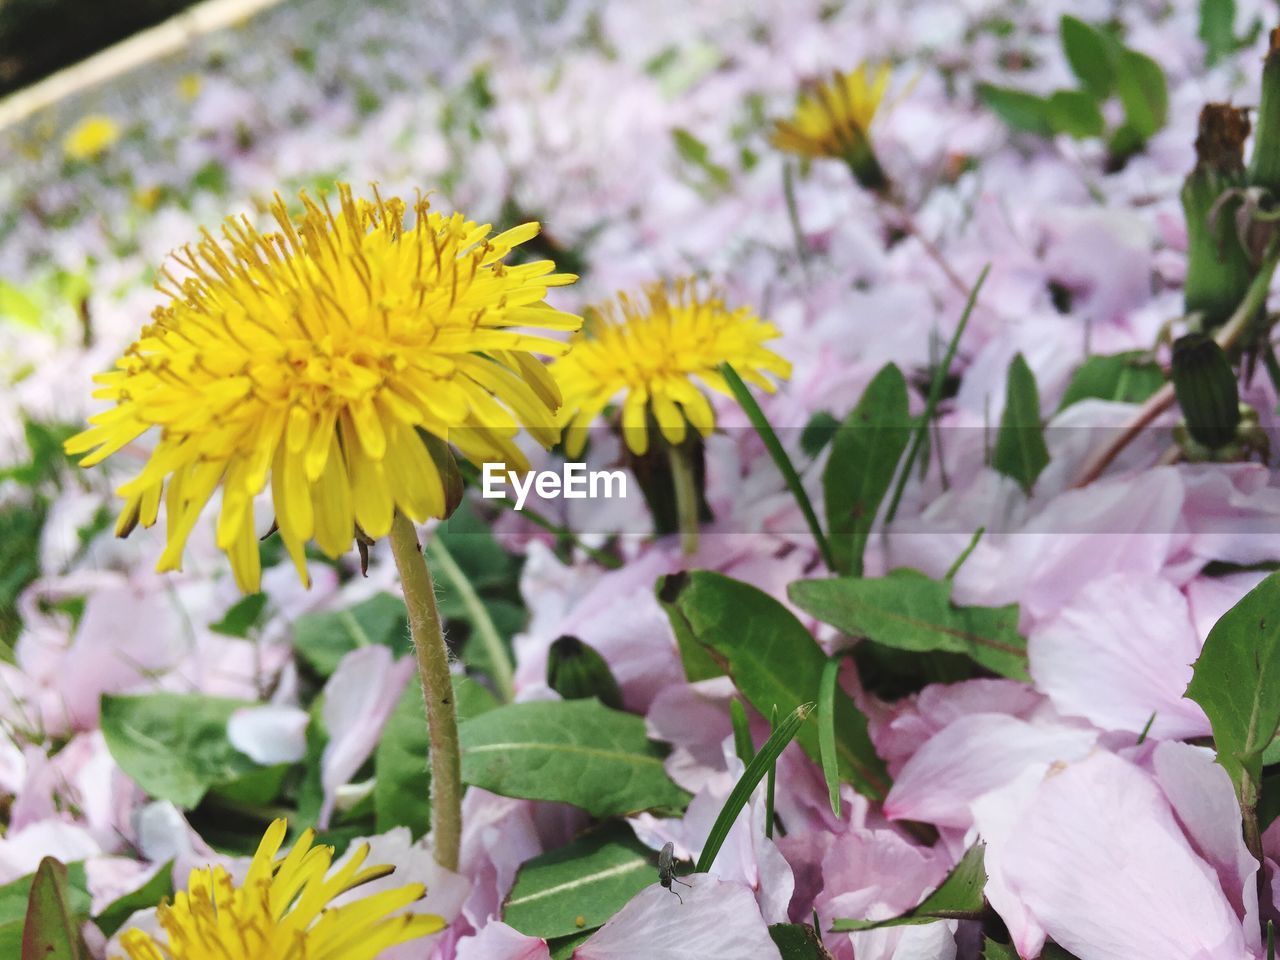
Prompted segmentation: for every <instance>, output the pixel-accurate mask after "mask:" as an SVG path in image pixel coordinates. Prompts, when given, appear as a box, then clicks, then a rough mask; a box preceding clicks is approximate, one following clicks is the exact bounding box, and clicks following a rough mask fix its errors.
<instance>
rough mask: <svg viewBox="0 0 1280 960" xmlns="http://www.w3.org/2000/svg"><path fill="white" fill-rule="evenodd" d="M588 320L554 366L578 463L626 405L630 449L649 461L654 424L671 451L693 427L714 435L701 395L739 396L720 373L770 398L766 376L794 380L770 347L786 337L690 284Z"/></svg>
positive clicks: (654, 289)
mask: <svg viewBox="0 0 1280 960" xmlns="http://www.w3.org/2000/svg"><path fill="white" fill-rule="evenodd" d="M588 318H589V319H588V321H587V326H586V328H585V329H584V331H583V333H582V334H581V335H580V336H578V337H577V338H575V339H574V341H573V349H572V350H571V351H570V352H569V354H568V355H567V356H565V357H563V358H561V359H559V360H557V361H556V362H555V363H554V364H553V366H552V371H553V372H554V374H555V376H556V379H557V381H558V382H559V384H560V390H561V391H562V393H563V394H564V412H563V416H562V422H563V423H564V424H566V425H567V427H568V430H567V433H566V435H565V449H566V451H567V452H568V454H569V456H571V457H572V456H577V455H578V454H579V453H580V452H581V450H582V447H583V445H584V444H585V442H586V430H587V428H588V427H589V426H590V425H591V423H592V422H593V421H594V420H595V419H596V418H597V417H598V416H599V415H600V414H601V412H603V410H604V409H605V407H606V406H608V405H609V404H610V403H611V402H613V401H614V400H615V398H617V397H619V396H620V395H622V396H623V397H624V399H623V402H622V428H623V434H624V437H625V439H626V443H627V446H628V447H629V448H630V449H631V451H632V452H633V453H636V454H642V453H644V452H645V451H646V450H647V449H648V447H649V426H648V424H649V421H650V420H652V421H653V422H655V423H656V424H657V426H658V428H659V430H660V431H661V433H662V436H663V437H664V438H666V440H667V441H668V442H669V443H671V444H680V443H682V442H683V441H684V438H685V435H686V427H687V425H689V424H692V426H693V427H694V429H696V430H697V431H698V432H699V433H700V434H702V435H703V436H705V435H707V434H708V433H710V432H711V431H712V429H714V428H715V413H714V411H713V410H712V409H711V404H710V402H709V401H708V400H707V397H706V394H705V392H704V391H703V389H702V387H703V386H706V387H709V388H711V389H712V390H716V391H718V392H719V393H722V394H725V395H728V396H731V395H732V393H731V391H730V390H729V385H728V384H727V383H725V381H724V377H723V376H722V375H721V374H720V370H719V368H720V365H721V364H723V363H726V362H728V363H729V364H731V365H732V366H733V368H734V369H735V370H736V371H737V372H738V374H739V375H740V376H741V377H742V378H743V379H744V380H746V381H748V382H749V383H753V384H756V385H757V386H759V387H761V388H763V389H765V390H768V391H770V392H772V390H773V383H772V381H770V380H769V379H768V378H767V377H766V376H765V374H766V373H772V374H774V375H776V376H778V377H779V378H781V379H786V378H787V377H789V376H790V375H791V365H790V364H789V363H788V362H787V361H786V360H784V359H783V358H782V357H780V356H778V355H777V354H776V353H774V352H773V351H772V350H769V349H768V348H766V347H765V346H764V343H765V342H766V341H768V340H772V339H774V338H775V337H777V336H778V335H779V334H778V330H777V328H776V327H774V325H773V324H771V323H768V322H766V321H764V320H761V319H760V318H759V317H758V316H756V314H755V312H754V311H753V310H752V309H751V308H749V307H738V308H736V309H732V310H731V309H729V308H728V307H727V306H725V303H724V300H723V298H722V297H721V296H720V295H719V294H717V293H714V292H713V293H703V292H702V291H700V290H699V287H698V284H697V283H696V281H694V280H691V279H686V280H680V281H677V282H675V283H673V284H661V283H658V284H653V285H651V286H650V287H648V288H647V289H646V291H645V293H644V295H643V296H642V297H638V298H632V297H630V296H628V295H627V294H619V295H618V297H617V299H616V302H613V303H608V304H605V305H603V306H601V307H597V308H594V309H592V310H590V311H588Z"/></svg>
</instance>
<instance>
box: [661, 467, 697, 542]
mask: <svg viewBox="0 0 1280 960" xmlns="http://www.w3.org/2000/svg"><path fill="white" fill-rule="evenodd" d="M667 450H668V452H669V457H670V460H671V481H672V483H673V484H675V488H676V521H677V523H678V524H679V527H680V546H681V548H682V549H683V550H684V555H685V556H686V557H691V556H693V555H694V554H695V553H697V552H698V527H699V520H698V480H697V477H696V476H695V475H694V470H693V461H692V458H691V457H690V456H689V447H688V445H687V444H683V443H681V444H674V443H673V444H669V445H668V446H667Z"/></svg>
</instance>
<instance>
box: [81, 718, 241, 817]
mask: <svg viewBox="0 0 1280 960" xmlns="http://www.w3.org/2000/svg"><path fill="white" fill-rule="evenodd" d="M247 706H253V704H250V703H246V702H245V701H242V700H230V699H226V698H223V697H208V696H203V695H199V694H181V693H150V694H144V695H141V696H119V697H118V696H104V697H103V698H102V734H103V736H104V737H105V738H106V741H107V748H108V749H109V750H110V751H111V756H112V757H114V758H115V761H116V763H118V764H119V765H120V769H121V770H123V771H124V772H125V773H126V774H128V775H129V776H130V777H131V778H132V779H133V780H134V782H135V783H137V784H138V786H140V787H141V788H142V789H143V790H145V791H146V792H147V793H148V794H150V795H151V796H152V797H155V798H156V799H159V800H169V801H171V802H173V803H175V804H176V805H178V806H179V807H185V808H187V809H191V808H192V807H195V806H196V805H197V804H198V803H199V802H200V801H201V800H202V799H203V798H204V795H205V793H207V792H208V790H209V788H210V787H213V786H215V785H218V784H225V783H231V782H233V781H235V780H238V779H240V778H241V777H243V776H245V775H246V774H249V773H252V772H254V771H257V770H260V769H262V768H261V767H259V766H258V765H257V764H256V763H254V762H253V761H252V760H250V759H249V758H248V757H246V756H245V755H244V754H243V753H241V752H240V751H238V750H236V749H235V747H233V746H231V742H230V741H229V740H228V739H227V721H228V720H229V719H230V718H231V714H232V713H233V712H235V711H236V710H238V709H240V708H241V707H247Z"/></svg>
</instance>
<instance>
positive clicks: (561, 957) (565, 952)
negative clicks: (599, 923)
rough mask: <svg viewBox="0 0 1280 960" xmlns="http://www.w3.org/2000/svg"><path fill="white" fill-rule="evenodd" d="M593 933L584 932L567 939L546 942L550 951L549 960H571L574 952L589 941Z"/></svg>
mask: <svg viewBox="0 0 1280 960" xmlns="http://www.w3.org/2000/svg"><path fill="white" fill-rule="evenodd" d="M593 933H595V931H594V930H584V931H582V932H581V933H574V934H571V935H569V936H567V937H556V938H554V939H552V940H548V941H547V946H548V947H549V948H550V950H551V960H573V953H574V951H575V950H577V949H578V948H579V947H580V946H582V945H583V944H584V943H586V942H587V941H588V940H589V939H591V935H592V934H593Z"/></svg>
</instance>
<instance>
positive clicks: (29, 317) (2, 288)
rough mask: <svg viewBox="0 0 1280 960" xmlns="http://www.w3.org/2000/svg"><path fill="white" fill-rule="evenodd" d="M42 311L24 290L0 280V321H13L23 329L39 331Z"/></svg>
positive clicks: (42, 316)
mask: <svg viewBox="0 0 1280 960" xmlns="http://www.w3.org/2000/svg"><path fill="white" fill-rule="evenodd" d="M43 319H44V311H43V310H41V309H40V306H39V305H38V304H37V303H36V302H35V300H33V299H32V298H31V297H30V296H29V295H28V294H27V293H26V292H25V291H24V290H22V289H21V288H19V287H16V286H14V285H13V284H12V283H10V282H9V281H7V280H0V320H14V321H16V322H18V323H20V324H22V325H23V326H24V327H32V328H35V329H39V327H40V325H41V321H42V320H43Z"/></svg>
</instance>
